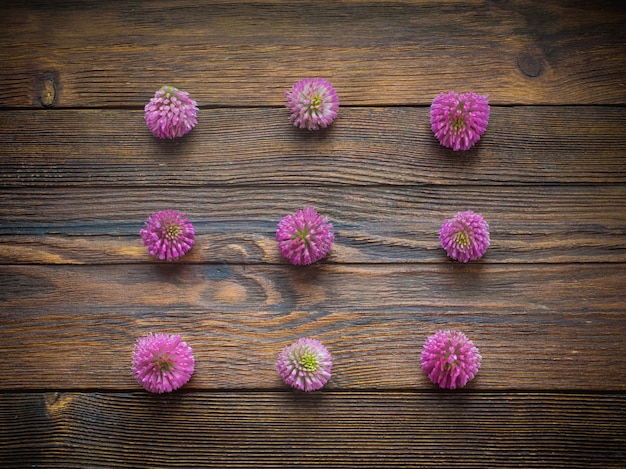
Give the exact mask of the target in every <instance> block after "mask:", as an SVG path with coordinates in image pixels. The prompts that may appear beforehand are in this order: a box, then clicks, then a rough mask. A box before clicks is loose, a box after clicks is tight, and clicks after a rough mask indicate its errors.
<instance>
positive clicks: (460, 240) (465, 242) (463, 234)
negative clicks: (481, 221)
mask: <svg viewBox="0 0 626 469" xmlns="http://www.w3.org/2000/svg"><path fill="white" fill-rule="evenodd" d="M455 240H456V244H458V245H459V246H463V247H467V246H469V245H470V244H471V240H470V237H469V234H468V232H467V231H465V230H461V231H457V232H456V238H455Z"/></svg>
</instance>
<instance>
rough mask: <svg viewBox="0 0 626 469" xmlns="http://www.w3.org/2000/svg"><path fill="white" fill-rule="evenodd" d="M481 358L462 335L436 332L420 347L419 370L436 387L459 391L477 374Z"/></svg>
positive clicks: (456, 332)
mask: <svg viewBox="0 0 626 469" xmlns="http://www.w3.org/2000/svg"><path fill="white" fill-rule="evenodd" d="M481 358H482V357H481V356H480V353H479V352H478V349H477V348H476V347H474V344H473V343H472V341H471V340H469V339H468V338H467V337H466V336H465V334H463V333H462V332H458V331H450V330H447V331H438V332H437V333H436V334H433V335H431V336H430V337H428V338H427V339H426V342H425V343H424V349H423V350H422V368H423V369H424V371H425V372H426V374H427V375H428V377H429V378H430V380H431V381H432V382H433V383H435V384H438V385H439V387H442V388H448V389H455V388H462V387H463V386H465V385H466V384H467V382H468V381H469V380H471V379H472V378H474V376H476V373H478V369H479V368H480V360H481Z"/></svg>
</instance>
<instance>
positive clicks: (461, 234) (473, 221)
mask: <svg viewBox="0 0 626 469" xmlns="http://www.w3.org/2000/svg"><path fill="white" fill-rule="evenodd" d="M439 240H440V241H441V246H442V247H443V248H444V249H445V250H446V252H447V253H448V256H450V257H451V258H452V259H455V260H457V261H460V262H467V261H469V260H476V259H480V258H481V257H482V256H483V255H484V254H485V252H486V251H487V248H488V247H489V225H488V224H487V222H486V221H485V219H484V218H483V217H482V215H481V214H479V213H474V212H472V211H471V210H467V211H466V212H459V213H457V214H456V215H455V216H454V218H451V219H448V220H446V221H445V222H444V224H443V225H442V226H441V230H440V231H439Z"/></svg>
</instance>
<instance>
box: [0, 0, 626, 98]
mask: <svg viewBox="0 0 626 469" xmlns="http://www.w3.org/2000/svg"><path fill="white" fill-rule="evenodd" d="M0 18H2V19H1V22H0V31H1V33H0V43H1V44H2V46H3V47H2V48H0V62H1V63H3V65H4V66H3V67H2V70H1V71H0V105H2V106H11V107H15V106H20V107H33V106H37V107H40V106H44V107H50V106H56V107H77V106H79V107H85V106H88V107H99V108H101V107H110V106H129V105H133V106H140V105H141V106H143V105H144V104H145V103H146V102H147V100H148V99H149V98H150V96H151V94H152V93H153V92H154V91H156V90H157V89H158V88H160V86H161V85H163V84H165V83H168V84H175V85H178V86H180V87H182V88H185V89H187V90H188V91H190V92H191V95H192V96H193V97H194V98H195V99H196V100H198V102H199V103H200V105H203V106H206V105H217V106H223V105H227V106H250V105H274V106H275V105H279V104H282V102H283V93H284V91H285V90H286V89H289V88H290V87H291V85H292V84H293V82H294V81H296V80H298V79H300V78H302V77H304V76H310V75H315V76H324V77H326V78H328V79H330V80H331V81H332V82H333V83H334V84H335V86H336V88H337V91H338V93H339V95H340V97H341V101H342V102H343V103H345V104H349V105H354V104H358V105H373V104H375V105H388V104H403V105H406V104H422V105H423V104H428V103H430V101H431V100H432V98H433V97H434V96H436V95H437V94H438V93H439V92H441V91H445V90H448V89H456V88H457V87H460V86H461V87H463V88H467V89H471V90H474V91H476V92H479V93H483V94H489V95H491V96H492V100H493V102H494V103H500V104H516V103H517V104H519V103H524V104H615V103H620V104H624V103H626V88H625V87H624V76H626V61H624V57H625V56H626V45H625V42H626V35H625V34H626V33H625V32H624V28H623V25H624V23H625V22H626V12H625V11H624V9H623V8H622V7H620V5H619V2H615V1H611V0H604V1H600V2H594V3H593V4H590V3H589V2H584V1H575V2H569V3H568V4H563V2H560V1H558V0H550V1H541V2H538V1H533V0H520V1H515V2H504V1H496V0H492V1H486V2H478V1H476V0H469V1H462V0H459V1H455V2H432V1H427V2H411V3H408V2H373V3H359V4H355V3H354V2H347V3H344V2H334V1H327V2H323V3H321V4H320V3H319V2H317V3H316V4H315V5H312V4H310V3H308V2H291V1H289V2H269V3H267V2H265V3H258V2H251V3H244V2H213V1H207V2H198V1H196V0H194V1H190V0H186V1H179V2H177V3H176V4H172V3H171V2H150V3H145V2H125V3H124V4H123V5H122V6H119V5H116V4H112V3H106V2H98V1H97V0H90V1H85V2H78V3H77V2H73V1H57V2H54V3H53V4H51V3H49V2H25V4H23V5H21V6H17V5H13V6H7V5H4V6H3V7H2V11H0ZM486 77H489V78H488V79H486Z"/></svg>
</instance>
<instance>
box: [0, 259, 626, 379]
mask: <svg viewBox="0 0 626 469" xmlns="http://www.w3.org/2000/svg"><path fill="white" fill-rule="evenodd" d="M0 283H1V284H2V285H3V289H2V296H1V297H0V311H1V312H0V323H1V324H2V325H3V327H2V329H1V330H0V354H1V355H2V357H3V364H4V366H3V367H0V389H2V390H18V389H24V390H33V389H92V388H97V389H112V390H133V389H137V388H138V384H137V383H136V382H135V381H134V380H133V378H132V376H131V374H130V357H131V354H132V348H133V345H134V342H135V339H136V337H138V336H143V335H145V334H147V333H148V332H169V333H180V334H182V335H183V337H184V338H185V340H187V341H188V342H189V343H190V344H191V346H192V347H193V348H194V350H195V355H196V359H197V368H196V373H195V375H194V377H193V378H192V380H191V382H190V383H189V384H188V385H187V387H188V388H189V389H213V390H215V389H283V388H284V385H283V384H282V382H281V381H280V379H279V378H278V375H277V374H276V371H275V368H274V366H275V360H276V357H277V355H278V353H279V352H280V350H281V349H282V348H283V347H284V346H286V345H288V344H289V343H291V342H293V341H295V340H296V339H297V338H298V337H302V336H312V337H317V338H318V339H319V340H321V341H322V342H324V343H325V344H326V346H327V347H328V349H329V350H330V351H331V353H332V354H333V357H334V359H333V361H334V368H333V378H332V379H331V381H330V382H329V384H328V387H329V388H330V389H341V390H356V389H361V390H363V389H372V388H374V389H422V390H424V389H433V385H432V384H431V383H430V382H429V381H428V379H427V377H426V376H425V375H424V373H423V372H422V371H421V368H420V365H419V354H420V353H421V347H422V345H423V342H424V340H425V339H426V337H427V336H428V335H430V334H432V333H434V332H435V331H436V330H438V329H447V328H452V329H457V330H462V331H464V332H466V333H467V334H468V336H469V337H470V338H472V339H473V340H474V341H475V343H476V345H477V346H478V347H479V349H480V350H481V353H482V356H483V365H482V368H481V371H480V373H479V376H478V377H477V378H476V379H475V380H474V381H472V382H471V383H470V384H469V385H468V388H469V389H478V390H507V389H518V390H574V389H576V390H597V391H606V390H619V391H624V390H626V374H625V373H626V342H625V341H624V337H626V321H625V320H624V319H625V318H624V311H625V310H626V293H625V292H624V288H623V287H624V285H626V269H625V268H624V265H621V264H619V265H618V264H568V265H536V266H525V265H520V266H515V265H507V266H494V265H468V266H458V265H442V264H436V265H419V266H415V265H409V266H404V267H403V266H397V265H392V266H369V267H367V266H330V265H323V266H319V267H313V268H309V269H296V268H289V267H267V266H265V267H263V266H239V267H238V266H229V265H223V266H219V265H218V266H210V265H207V266H198V265H178V266H172V265H152V266H150V265H141V266H134V265H128V266H125V265H111V266H98V267H93V266H59V267H39V266H19V267H18V266H13V267H10V266H4V267H2V268H1V269H0ZM16 369H19V370H20V373H16V372H15V370H16Z"/></svg>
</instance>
